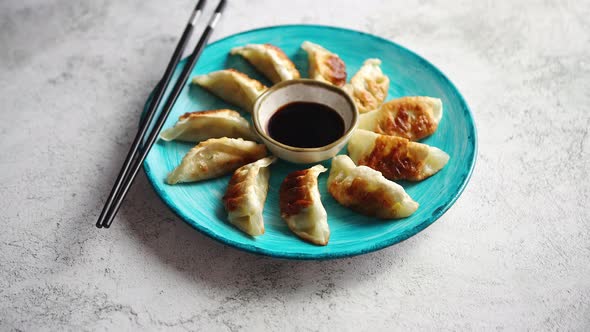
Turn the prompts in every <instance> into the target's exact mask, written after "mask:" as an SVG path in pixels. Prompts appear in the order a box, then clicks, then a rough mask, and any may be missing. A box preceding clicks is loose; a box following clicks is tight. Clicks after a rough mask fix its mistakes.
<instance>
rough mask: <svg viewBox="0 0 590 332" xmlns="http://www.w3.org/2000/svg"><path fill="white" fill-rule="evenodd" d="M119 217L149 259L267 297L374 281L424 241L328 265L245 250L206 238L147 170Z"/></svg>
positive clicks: (216, 284) (200, 280) (207, 280)
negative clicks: (156, 187) (168, 202)
mask: <svg viewBox="0 0 590 332" xmlns="http://www.w3.org/2000/svg"><path fill="white" fill-rule="evenodd" d="M117 218H118V219H119V220H118V222H123V223H126V224H127V225H126V226H128V227H126V228H128V230H129V231H130V233H131V236H133V237H135V238H136V239H137V240H138V241H140V242H141V243H142V244H143V245H144V246H145V248H146V255H151V254H153V255H155V256H156V257H157V258H158V259H160V260H161V261H162V262H163V263H164V264H166V265H168V266H170V268H172V269H175V270H176V271H178V272H179V273H180V274H182V275H183V276H184V277H185V278H188V279H192V280H194V281H195V282H197V283H207V284H208V286H210V287H218V288H224V287H227V286H228V285H233V286H234V287H235V286H236V285H237V286H238V287H239V288H240V289H243V290H248V289H249V290H250V291H253V292H256V291H258V289H260V291H261V290H262V289H264V292H265V293H266V292H270V293H276V292H280V293H288V292H289V291H296V290H297V289H298V288H300V287H305V285H308V284H310V283H311V284H314V285H315V286H314V287H315V288H318V289H320V291H321V290H322V289H323V291H321V292H325V293H329V292H330V291H331V290H332V289H334V288H335V287H337V285H339V284H340V283H356V282H361V281H366V280H370V279H371V278H373V277H375V276H377V275H379V274H381V273H383V272H385V271H387V272H388V273H391V272H392V268H391V267H392V266H399V265H401V264H403V263H404V256H407V255H406V254H407V253H409V252H412V251H413V249H414V247H415V246H416V245H418V244H419V243H420V242H421V241H417V240H416V239H413V240H410V241H405V242H402V243H400V244H398V245H396V246H394V247H390V248H386V249H384V250H381V251H378V252H375V253H370V254H367V255H362V256H357V257H352V258H345V259H336V260H326V261H294V260H285V259H275V258H271V257H266V256H261V255H255V254H251V253H247V252H243V251H240V250H237V249H234V248H231V247H228V246H226V245H223V244H221V243H219V242H216V241H214V240H212V239H210V238H208V237H206V236H205V235H203V234H201V233H199V232H198V231H196V230H194V229H193V228H191V227H190V226H189V225H187V224H186V223H184V222H183V221H182V220H180V219H179V218H178V217H176V215H174V214H173V213H172V212H171V211H170V210H169V209H168V207H167V206H165V205H164V203H163V202H162V201H161V200H160V199H159V198H158V197H157V196H156V194H155V192H154V191H153V190H152V188H151V186H150V184H149V183H148V182H147V179H146V177H145V175H144V174H143V172H142V174H141V175H140V176H138V178H137V180H136V183H135V184H134V186H133V189H132V191H131V192H130V193H129V195H128V196H127V200H126V202H125V206H124V208H123V209H122V210H121V211H120V212H119V216H118V217H117ZM393 269H394V270H395V267H394V268H393ZM322 294H324V293H322Z"/></svg>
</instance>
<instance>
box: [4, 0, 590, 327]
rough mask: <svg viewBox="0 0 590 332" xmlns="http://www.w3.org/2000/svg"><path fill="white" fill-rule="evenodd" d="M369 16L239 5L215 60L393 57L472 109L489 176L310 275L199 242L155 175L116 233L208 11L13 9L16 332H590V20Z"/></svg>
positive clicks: (428, 11) (159, 6) (9, 23)
mask: <svg viewBox="0 0 590 332" xmlns="http://www.w3.org/2000/svg"><path fill="white" fill-rule="evenodd" d="M361 3H362V5H360V3H359V2H358V1H353V0H348V1H341V0H329V1H326V0H324V1H317V0H313V1H312V0H305V1H296V2H295V1H272V0H256V1H254V0H252V1H245V0H234V1H230V5H229V7H228V10H227V15H226V16H225V17H224V18H222V21H221V22H220V24H219V25H218V29H217V30H216V32H215V36H214V38H215V39H216V38H220V37H223V36H225V35H228V34H232V33H235V32H239V31H242V30H245V29H250V28H254V27H259V26H265V25H273V24H281V23H321V24H328V25H338V26H344V27H350V28H354V29H359V30H364V31H368V32H371V33H374V34H378V35H381V36H384V37H386V38H389V39H393V40H395V41H397V42H399V43H401V44H402V45H405V46H407V47H409V48H411V49H412V50H415V51H417V52H418V53H419V54H421V55H423V56H425V57H426V58H427V59H429V60H431V61H432V62H433V63H434V64H435V65H437V66H439V67H440V68H441V69H442V70H443V71H444V72H445V73H446V74H448V76H449V77H450V78H451V79H452V80H453V81H454V82H455V83H456V84H457V86H458V87H459V89H460V90H461V91H462V92H463V94H464V96H465V98H466V99H467V101H468V103H469V104H470V106H471V108H472V110H473V112H474V114H475V117H476V121H477V125H478V130H479V139H480V140H479V142H480V145H479V158H478V163H477V166H476V169H475V173H474V175H473V178H472V180H471V183H470V184H469V185H468V187H467V189H466V191H465V193H464V194H463V196H462V197H461V198H460V199H459V200H458V202H457V203H456V204H455V206H454V207H453V208H452V209H451V210H449V212H447V213H446V214H445V215H444V216H443V217H442V219H441V220H439V221H438V222H436V223H434V224H433V225H432V226H431V227H429V228H428V229H426V230H425V231H424V232H422V233H420V234H418V235H417V236H415V237H413V238H411V239H409V240H407V241H405V242H403V243H401V244H398V245H396V246H394V247H391V248H388V249H385V250H382V251H379V252H376V253H372V254H369V255H365V256H360V257H355V258H351V259H342V260H336V261H326V262H296V261H281V260H274V259H270V258H265V257H259V256H254V255H251V254H246V253H242V252H239V251H236V250H234V249H232V248H228V247H225V246H223V245H221V244H219V243H216V242H214V241H212V240H210V239H208V238H206V237H204V236H202V235H200V234H198V233H197V232H196V231H194V230H192V229H191V228H190V227H188V226H187V225H185V224H184V223H183V222H181V221H180V220H178V219H177V218H176V217H175V216H174V215H173V214H172V213H171V212H169V211H168V209H167V208H166V207H165V206H164V205H163V203H161V202H160V200H159V199H158V198H157V197H156V196H155V194H154V193H153V192H152V190H151V188H150V186H149V184H147V183H146V180H145V177H144V176H143V175H141V176H139V178H138V181H137V183H136V184H135V186H134V188H133V190H132V192H131V195H130V196H129V198H128V200H127V201H126V203H125V205H124V208H123V209H122V211H121V212H120V213H119V216H118V218H117V220H116V221H115V224H114V226H113V227H112V228H111V229H110V230H97V229H96V228H95V227H94V222H95V220H96V217H97V214H98V212H99V209H100V207H101V205H102V203H103V200H104V198H105V197H106V195H107V193H108V191H109V189H110V186H111V184H112V181H113V178H114V176H115V173H116V172H117V170H118V167H119V165H120V163H121V161H122V159H123V155H124V152H125V151H126V149H127V147H128V145H129V143H130V141H131V139H132V137H133V135H134V130H135V128H136V124H137V118H138V115H139V113H140V110H141V109H142V105H143V102H144V100H145V99H146V96H147V95H148V93H149V91H150V90H151V88H152V87H153V86H154V84H155V83H156V81H157V79H158V77H159V76H160V75H161V72H162V70H163V67H164V66H165V64H166V62H167V61H168V57H169V55H170V53H171V51H172V48H173V46H174V44H175V42H176V39H177V36H178V35H179V34H180V32H181V29H182V27H183V25H184V23H185V21H186V19H187V18H188V16H189V13H190V10H191V9H192V6H193V4H192V1H184V0H183V1H175V2H173V3H172V2H170V3H165V2H163V1H155V0H151V1H145V0H142V1H114V0H102V1H101V0H99V1H89V0H86V1H82V2H74V1H58V0H45V1H39V0H37V1H31V0H27V1H14V0H8V1H2V2H0V105H1V107H2V110H1V111H0V151H1V152H0V169H1V172H0V217H1V221H2V224H3V226H4V227H3V230H2V232H0V330H64V329H65V330H80V329H82V330H86V329H89V330H105V329H113V330H114V329H117V330H139V329H142V330H159V329H165V328H170V329H171V330H204V331H205V330H206V331H227V330H230V331H234V330H241V329H246V330H260V329H262V328H267V329H273V330H328V329H330V328H334V329H339V330H369V329H375V330H391V329H394V328H399V329H434V328H443V329H462V330H463V329H465V330H480V329H486V330H493V329H507V330H523V329H527V328H529V329H533V330H539V329H542V330H580V331H582V330H588V329H590V224H589V222H590V213H589V212H590V208H589V205H590V199H589V195H590V181H589V180H588V175H589V174H588V168H590V158H589V149H590V147H589V138H588V127H589V126H590V116H589V115H588V114H589V113H588V112H589V110H588V105H589V104H590V34H589V33H588V31H590V19H589V17H590V3H589V2H588V1H532V0H530V1H519V2H513V1H493V2H489V1H477V2H472V1H446V2H443V1H434V2H433V1H412V0H410V1H391V0H383V1H369V0H365V1H362V2H361ZM212 7H214V6H213V5H212V4H209V6H208V8H207V12H210V11H211V9H212ZM359 7H361V8H359ZM204 21H205V20H202V21H201V26H202V25H203V24H204Z"/></svg>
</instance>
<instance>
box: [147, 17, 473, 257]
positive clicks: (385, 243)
mask: <svg viewBox="0 0 590 332" xmlns="http://www.w3.org/2000/svg"><path fill="white" fill-rule="evenodd" d="M283 28H319V29H327V30H338V31H345V32H352V33H356V34H359V35H362V36H364V37H368V38H372V39H375V40H377V41H379V42H382V43H388V44H392V45H393V46H395V47H397V48H399V49H401V50H402V51H403V52H406V53H408V54H410V55H411V56H413V57H415V58H417V59H418V60H419V61H421V62H423V63H424V64H425V65H427V66H429V67H430V68H432V69H433V70H434V72H435V74H436V75H439V76H441V77H442V78H443V79H444V80H445V81H446V82H448V84H449V85H450V86H451V88H452V89H453V90H454V91H455V92H456V94H457V96H458V97H459V101H460V103H461V104H462V105H463V108H464V110H465V111H466V114H468V116H469V119H470V120H471V121H469V124H471V126H470V127H471V128H470V131H472V132H473V138H472V139H473V155H472V156H471V160H470V165H469V169H468V171H467V175H466V176H465V177H464V178H463V179H462V182H461V185H460V186H459V188H458V190H457V191H456V192H455V193H454V194H453V195H452V197H451V198H450V199H449V200H448V201H447V202H445V203H444V204H443V208H442V209H440V208H439V209H436V210H435V211H434V213H433V214H432V215H431V216H430V217H428V218H427V219H426V220H424V221H423V222H421V223H420V224H418V225H416V227H413V228H410V229H408V230H406V231H404V232H403V233H402V234H400V235H399V236H394V237H391V238H387V239H384V240H382V241H379V242H377V243H373V244H372V245H370V246H367V247H363V248H360V249H356V250H353V251H343V252H334V253H331V252H324V253H318V254H310V253H291V252H280V251H275V250H269V249H265V248H260V247H257V246H254V245H250V244H245V243H241V242H236V241H233V240H231V239H228V238H226V237H223V236H220V235H218V234H216V233H214V232H211V231H210V230H208V229H206V228H204V227H201V226H199V225H198V224H197V223H193V222H191V221H190V218H188V216H186V215H184V213H183V212H182V211H181V210H180V209H179V208H178V207H177V206H176V205H175V204H173V203H172V202H171V199H170V198H169V197H168V195H167V194H166V192H165V191H163V190H160V189H159V188H158V187H157V186H156V185H155V181H156V180H157V179H156V178H155V176H154V175H153V174H152V172H151V169H150V166H149V164H148V163H147V161H144V163H143V169H144V172H145V174H146V177H147V179H148V182H149V184H150V186H151V187H152V189H153V190H154V192H155V193H156V194H157V196H158V197H159V198H160V199H161V200H162V201H164V203H165V205H166V206H167V207H168V208H169V209H170V210H171V211H172V212H173V213H174V214H175V215H176V216H177V217H178V218H180V219H181V220H182V221H183V222H185V223H186V224H188V225H189V226H191V227H192V228H193V229H195V230H197V231H199V232H200V233H201V234H204V235H206V236H208V237H209V238H212V239H213V240H216V241H219V242H221V243H222V244H225V245H228V246H231V247H234V248H236V249H239V250H242V251H246V252H250V253H254V254H258V255H264V256H268V257H273V258H282V259H293V260H327V259H337V258H345V257H353V256H358V255H363V254H368V253H371V252H374V251H378V250H381V249H384V248H387V247H390V246H392V245H394V244H397V243H400V242H403V241H405V240H407V239H409V238H410V237H412V236H414V235H416V234H418V233H420V232H421V231H423V230H424V229H426V228H427V227H428V226H430V225H432V224H433V223H434V222H435V221H437V220H438V219H440V217H441V216H442V215H443V214H445V213H446V212H447V211H448V210H449V209H450V208H451V206H453V205H454V204H455V202H456V201H457V199H459V197H460V196H461V194H462V193H463V191H464V190H465V188H466V187H467V184H468V183H469V180H470V179H471V176H472V174H473V170H474V168H475V164H476V161H477V155H478V136H477V127H476V124H475V118H474V116H473V113H472V112H471V108H470V107H469V105H468V104H467V101H466V100H465V98H464V97H463V95H462V94H461V92H460V91H459V89H457V86H456V85H455V84H454V83H453V81H451V80H450V79H449V78H448V77H447V76H446V75H445V74H444V73H443V72H442V71H441V70H440V69H439V68H438V67H437V66H435V65H434V64H432V63H431V62H430V61H428V60H427V59H425V58H424V57H422V56H421V55H419V54H418V53H416V52H414V51H412V50H410V49H408V48H407V47H405V46H403V45H400V44H398V43H396V42H394V41H392V40H389V39H386V38H384V37H380V36H377V35H373V34H371V33H368V32H363V31H359V30H354V29H350V28H343V27H337V26H330V25H321V24H284V25H271V26H265V27H259V28H254V29H250V30H245V31H241V32H238V33H235V34H231V35H228V36H225V37H223V38H220V39H218V40H216V41H214V42H212V43H210V44H207V46H206V47H209V46H213V45H215V44H218V43H221V42H224V41H226V40H227V39H230V38H234V37H238V36H240V35H244V34H249V33H253V32H260V31H267V30H275V29H283ZM187 58H188V57H185V58H183V59H182V60H181V61H180V62H179V63H178V66H180V65H182V64H183V63H184V62H186V60H187ZM178 66H177V68H178ZM154 89H155V87H154ZM152 95H153V90H152V92H151V93H150V95H149V96H148V98H147V100H146V102H145V105H144V108H143V111H142V113H141V115H140V123H141V121H142V120H143V117H144V115H145V112H146V111H147V108H148V106H149V104H150V102H151V99H152Z"/></svg>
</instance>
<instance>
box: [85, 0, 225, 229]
mask: <svg viewBox="0 0 590 332" xmlns="http://www.w3.org/2000/svg"><path fill="white" fill-rule="evenodd" d="M205 2H206V0H199V1H198V3H197V6H196V7H195V9H194V10H193V12H192V14H191V17H190V19H189V21H188V23H187V25H186V28H185V29H184V32H183V33H182V37H180V40H179V41H178V44H177V45H176V49H175V50H174V53H173V54H172V58H171V59H170V62H169V63H168V66H167V67H166V71H165V72H164V76H163V77H162V80H161V81H160V82H159V83H158V85H157V86H156V90H155V91H154V95H153V97H152V101H151V103H150V105H149V109H148V111H147V114H146V116H145V120H144V121H143V122H142V123H141V127H140V128H139V131H138V132H137V135H136V136H135V139H134V140H133V143H132V144H131V148H130V149H129V152H128V153H127V157H126V158H125V162H124V163H123V167H122V168H121V171H119V175H118V176H117V180H116V181H115V184H114V185H113V189H111V193H110V194H109V197H108V199H107V201H106V203H105V204H104V207H103V209H102V212H101V213H100V216H99V217H98V221H97V222H96V227H98V228H103V227H104V228H109V227H110V226H111V224H112V222H113V219H114V218H115V215H116V214H117V211H119V208H120V207H121V203H123V199H124V198H125V195H127V192H128V191H129V188H130V187H131V184H132V183H133V180H134V179H135V177H136V176H137V173H138V172H139V169H140V168H141V164H142V163H143V161H144V160H145V158H146V157H147V155H148V153H149V151H150V149H151V147H152V146H153V145H154V142H156V140H157V138H158V133H159V132H160V130H161V129H162V126H163V125H164V122H165V121H166V118H167V117H168V114H170V111H171V110H172V106H174V103H175V102H176V99H178V96H179V95H180V92H181V91H182V89H183V88H184V86H185V83H186V81H187V80H188V78H189V75H190V73H191V71H192V70H193V67H194V66H195V63H196V62H197V60H198V59H199V56H200V55H201V52H202V51H203V49H204V48H205V45H206V44H207V41H208V40H209V37H210V36H211V33H212V32H213V28H214V27H215V24H217V21H219V18H220V17H221V13H222V11H223V9H224V8H225V5H226V0H221V1H220V2H219V5H217V8H216V9H215V13H214V14H213V16H212V17H211V20H210V21H209V24H208V25H207V28H205V30H204V31H203V34H202V35H201V38H200V39H199V42H198V43H197V45H196V46H195V48H194V50H193V53H191V55H190V56H189V58H188V61H187V63H186V65H185V66H184V68H183V70H182V73H181V74H180V77H179V78H178V80H177V81H176V83H175V84H174V88H173V89H172V92H170V95H169V96H168V99H166V103H165V104H164V107H163V109H162V111H161V112H160V115H159V116H158V117H157V119H156V122H155V124H154V125H153V129H152V130H151V131H149V132H148V129H149V128H150V125H151V123H152V122H153V119H154V116H155V114H156V111H157V109H158V106H159V105H160V102H161V101H162V97H163V96H164V92H165V91H166V88H167V87H168V85H169V84H170V80H171V79H172V75H173V74H174V70H175V69H176V66H177V65H178V62H179V61H180V58H181V57H182V54H183V52H184V49H185V48H186V44H187V43H188V41H189V39H190V36H191V35H192V33H193V29H194V27H195V23H196V22H197V19H198V18H199V17H200V16H201V12H202V9H203V7H204V6H205ZM142 142H144V143H143V145H142Z"/></svg>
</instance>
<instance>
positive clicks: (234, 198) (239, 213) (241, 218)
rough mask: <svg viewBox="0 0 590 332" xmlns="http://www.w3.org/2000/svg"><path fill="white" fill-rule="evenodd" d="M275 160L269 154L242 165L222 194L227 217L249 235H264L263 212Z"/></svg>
mask: <svg viewBox="0 0 590 332" xmlns="http://www.w3.org/2000/svg"><path fill="white" fill-rule="evenodd" d="M276 160H277V158H276V157H266V158H263V159H260V160H258V161H256V162H253V163H251V164H248V165H245V166H242V167H240V168H238V169H237V170H236V171H235V172H234V175H233V176H232V177H231V180H229V185H228V186H227V190H226V191H225V195H224V196H223V205H224V206H225V211H227V218H228V219H229V222H230V223H232V224H233V225H234V226H236V227H237V228H239V229H241V230H242V231H243V232H244V233H246V234H249V235H252V236H257V235H262V234H264V219H263V217H262V211H263V209H264V201H266V194H267V192H268V180H269V178H270V171H269V169H268V166H269V165H270V164H272V163H273V162H275V161H276Z"/></svg>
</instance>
